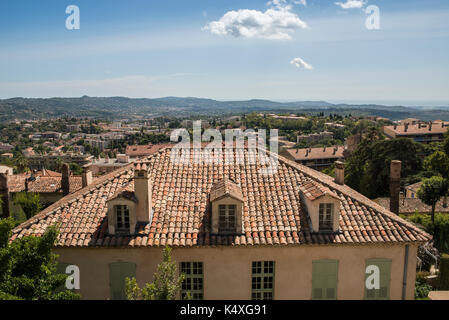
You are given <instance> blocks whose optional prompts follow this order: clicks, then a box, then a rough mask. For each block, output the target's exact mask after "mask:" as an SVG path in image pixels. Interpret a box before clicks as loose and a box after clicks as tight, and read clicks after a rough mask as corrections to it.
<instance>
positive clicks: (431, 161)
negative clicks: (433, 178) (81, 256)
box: [424, 151, 449, 207]
mask: <svg viewBox="0 0 449 320" xmlns="http://www.w3.org/2000/svg"><path fill="white" fill-rule="evenodd" d="M424 168H425V169H427V170H429V171H432V172H434V173H436V174H439V175H440V176H441V177H443V179H444V180H445V181H446V184H449V157H448V156H447V155H446V154H445V153H444V152H442V151H436V152H434V153H433V154H431V155H430V156H428V157H427V158H426V159H425V160H424ZM443 197H444V201H443V206H444V207H447V190H446V193H445V194H444V196H443Z"/></svg>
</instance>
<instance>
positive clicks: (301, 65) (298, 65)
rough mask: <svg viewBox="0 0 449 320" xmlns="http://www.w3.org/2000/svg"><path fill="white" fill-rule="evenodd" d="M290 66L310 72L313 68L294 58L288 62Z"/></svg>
mask: <svg viewBox="0 0 449 320" xmlns="http://www.w3.org/2000/svg"><path fill="white" fill-rule="evenodd" d="M290 64H293V65H295V66H296V67H297V68H304V69H307V70H312V69H313V67H312V66H311V65H310V64H308V63H307V62H305V61H304V60H302V59H301V58H295V59H293V60H292V61H290Z"/></svg>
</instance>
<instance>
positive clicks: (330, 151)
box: [285, 146, 345, 161]
mask: <svg viewBox="0 0 449 320" xmlns="http://www.w3.org/2000/svg"><path fill="white" fill-rule="evenodd" d="M344 150H345V147H344V146H332V147H320V148H302V149H287V150H285V152H287V155H288V156H289V157H291V158H292V159H294V160H295V161H301V160H318V159H340V158H343V152H344Z"/></svg>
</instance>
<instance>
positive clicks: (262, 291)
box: [251, 261, 274, 300]
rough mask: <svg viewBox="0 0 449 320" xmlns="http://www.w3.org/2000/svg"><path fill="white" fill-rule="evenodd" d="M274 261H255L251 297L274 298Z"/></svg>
mask: <svg viewBox="0 0 449 320" xmlns="http://www.w3.org/2000/svg"><path fill="white" fill-rule="evenodd" d="M273 293H274V261H254V262H253V265H252V279H251V299H253V300H272V299H273V298H274V294H273Z"/></svg>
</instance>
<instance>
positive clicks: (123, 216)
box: [114, 205, 129, 232]
mask: <svg viewBox="0 0 449 320" xmlns="http://www.w3.org/2000/svg"><path fill="white" fill-rule="evenodd" d="M114 207H115V217H116V230H117V231H122V232H123V231H129V208H128V206H127V205H116V206H114Z"/></svg>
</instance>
